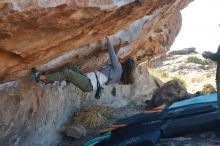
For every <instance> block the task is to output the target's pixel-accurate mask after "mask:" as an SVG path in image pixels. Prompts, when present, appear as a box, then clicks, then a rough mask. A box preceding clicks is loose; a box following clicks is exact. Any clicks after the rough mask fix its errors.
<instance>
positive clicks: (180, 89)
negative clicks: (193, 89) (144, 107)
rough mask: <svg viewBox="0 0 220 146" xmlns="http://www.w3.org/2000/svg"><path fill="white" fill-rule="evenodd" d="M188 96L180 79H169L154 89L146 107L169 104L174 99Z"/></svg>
mask: <svg viewBox="0 0 220 146" xmlns="http://www.w3.org/2000/svg"><path fill="white" fill-rule="evenodd" d="M188 97H189V94H188V92H187V90H186V88H185V87H184V85H183V83H181V81H180V80H171V81H168V82H167V83H165V84H164V85H163V86H162V87H160V88H158V89H156V90H155V91H154V93H153V96H152V99H151V100H150V102H149V103H148V108H149V109H152V108H155V107H158V106H161V105H163V104H166V105H170V104H172V103H173V102H175V101H178V100H181V99H183V98H188Z"/></svg>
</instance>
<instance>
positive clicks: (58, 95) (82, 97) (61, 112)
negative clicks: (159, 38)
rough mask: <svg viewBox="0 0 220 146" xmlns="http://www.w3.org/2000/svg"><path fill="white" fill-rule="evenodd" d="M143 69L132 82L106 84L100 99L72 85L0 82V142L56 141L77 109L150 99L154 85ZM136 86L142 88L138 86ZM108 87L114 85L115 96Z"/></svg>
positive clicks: (43, 145)
mask: <svg viewBox="0 0 220 146" xmlns="http://www.w3.org/2000/svg"><path fill="white" fill-rule="evenodd" d="M146 71H147V70H146V69H144V68H141V67H139V69H138V70H137V73H138V74H137V76H139V78H138V79H137V81H136V83H135V84H134V85H128V86H122V85H115V86H108V87H106V88H105V94H104V95H103V96H102V97H101V99H100V100H96V99H95V98H94V93H89V94H84V93H82V92H81V91H80V90H79V89H78V88H77V87H75V86H74V85H72V84H68V85H65V84H59V83H58V82H55V83H53V84H47V85H44V84H35V83H33V82H31V81H29V80H23V81H17V82H10V83H5V84H1V85H0V93H1V94H0V134H1V137H0V141H1V144H2V145H22V146H30V145H33V146H35V145H38V146H39V145H40V146H48V145H53V144H56V143H58V142H59V141H60V139H61V138H62V136H61V131H62V127H63V125H65V122H67V121H68V120H69V119H71V118H72V116H73V114H74V113H75V112H77V111H79V110H80V109H81V108H88V106H91V105H96V104H101V105H106V106H111V107H115V108H116V107H123V106H125V105H127V104H128V103H129V102H130V101H132V100H134V99H139V100H140V101H142V99H145V98H148V99H149V98H150V97H151V95H152V92H153V91H154V90H156V89H157V88H158V85H157V83H156V82H155V79H154V78H152V77H150V76H149V74H148V73H147V72H146ZM140 86H141V87H142V88H140ZM112 88H116V94H115V96H113V95H112Z"/></svg>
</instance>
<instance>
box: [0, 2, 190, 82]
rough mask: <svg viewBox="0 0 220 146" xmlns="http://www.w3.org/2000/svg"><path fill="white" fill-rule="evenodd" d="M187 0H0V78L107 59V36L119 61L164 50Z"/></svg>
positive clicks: (87, 66) (90, 67)
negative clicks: (105, 38)
mask: <svg viewBox="0 0 220 146" xmlns="http://www.w3.org/2000/svg"><path fill="white" fill-rule="evenodd" d="M191 1H192V0H185V1H181V0H174V1H173V0H154V1H147V0H146V1H145V0H135V1H133V0H125V1H116V0H114V1H113V0H100V1H99V0H96V1H89V0H34V1H29V0H15V1H11V0H3V1H1V2H0V11H1V13H0V68H1V71H0V81H7V80H14V79H18V78H21V77H25V76H27V74H28V73H29V71H30V69H31V68H32V67H37V68H38V69H39V70H41V71H45V70H50V69H54V68H56V67H59V66H62V65H64V64H66V63H67V62H74V63H76V64H77V65H78V66H79V67H80V68H81V69H82V70H84V71H85V72H89V71H94V70H96V69H98V68H99V67H100V66H102V65H103V64H105V63H107V61H108V54H107V51H106V49H105V48H104V47H103V38H104V37H105V36H110V35H111V37H110V39H111V42H112V44H113V45H114V47H115V48H116V51H118V56H119V58H120V61H123V60H125V59H126V58H127V57H128V56H133V57H134V58H135V59H136V61H137V62H142V61H143V60H146V59H150V58H152V57H153V56H155V55H158V54H161V52H166V51H168V50H169V48H170V46H171V44H172V43H173V41H174V39H175V37H176V35H177V34H178V32H179V30H180V27H181V14H180V10H181V9H182V8H184V7H185V6H186V5H187V4H188V3H189V2H191Z"/></svg>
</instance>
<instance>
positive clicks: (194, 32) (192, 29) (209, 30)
mask: <svg viewBox="0 0 220 146" xmlns="http://www.w3.org/2000/svg"><path fill="white" fill-rule="evenodd" d="M181 13H182V17H183V22H182V28H181V30H180V33H179V34H178V36H177V38H176V40H175V42H174V44H173V45H172V47H171V50H176V49H182V48H188V47H195V48H196V49H197V51H198V52H202V51H205V50H208V51H213V52H215V51H216V50H217V47H218V46H219V44H220V27H219V24H220V0H194V1H193V2H192V3H191V4H189V6H188V7H186V8H185V9H183V10H182V11H181Z"/></svg>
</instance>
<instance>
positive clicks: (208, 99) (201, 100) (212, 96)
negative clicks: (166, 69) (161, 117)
mask: <svg viewBox="0 0 220 146" xmlns="http://www.w3.org/2000/svg"><path fill="white" fill-rule="evenodd" d="M207 102H217V93H213V94H209V95H205V96H198V97H194V98H191V99H187V100H183V101H179V102H175V103H173V104H172V105H171V106H169V107H168V109H171V108H177V107H182V106H186V105H193V104H199V103H207Z"/></svg>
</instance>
